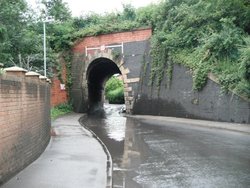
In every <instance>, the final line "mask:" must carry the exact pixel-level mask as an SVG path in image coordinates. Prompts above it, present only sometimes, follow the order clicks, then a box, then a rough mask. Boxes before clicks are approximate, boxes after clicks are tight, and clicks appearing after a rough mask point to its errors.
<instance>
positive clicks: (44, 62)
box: [43, 20, 47, 76]
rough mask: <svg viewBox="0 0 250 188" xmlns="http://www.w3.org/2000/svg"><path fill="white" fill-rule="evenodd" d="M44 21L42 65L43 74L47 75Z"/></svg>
mask: <svg viewBox="0 0 250 188" xmlns="http://www.w3.org/2000/svg"><path fill="white" fill-rule="evenodd" d="M46 21H47V20H44V21H43V66H44V76H47V71H46V69H47V63H46Z"/></svg>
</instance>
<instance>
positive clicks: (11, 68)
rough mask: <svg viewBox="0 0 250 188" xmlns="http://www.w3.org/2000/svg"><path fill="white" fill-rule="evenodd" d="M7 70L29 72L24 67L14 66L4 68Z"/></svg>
mask: <svg viewBox="0 0 250 188" xmlns="http://www.w3.org/2000/svg"><path fill="white" fill-rule="evenodd" d="M4 70H5V71H6V72H25V73H26V72H28V71H27V70H26V69H23V68H21V67H17V66H13V67H9V68H5V69H4Z"/></svg>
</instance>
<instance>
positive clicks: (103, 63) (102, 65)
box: [87, 58, 121, 113]
mask: <svg viewBox="0 0 250 188" xmlns="http://www.w3.org/2000/svg"><path fill="white" fill-rule="evenodd" d="M114 74H121V71H120V69H119V68H118V66H117V65H116V64H115V63H114V62H113V61H112V60H110V59H107V58H97V59H95V60H94V61H92V62H91V64H90V65H89V67H88V70H87V81H88V100H89V101H88V102H89V107H88V112H89V113H92V112H95V111H98V110H101V109H102V107H103V95H104V85H105V82H106V81H107V80H108V79H109V78H110V77H111V76H112V75H114Z"/></svg>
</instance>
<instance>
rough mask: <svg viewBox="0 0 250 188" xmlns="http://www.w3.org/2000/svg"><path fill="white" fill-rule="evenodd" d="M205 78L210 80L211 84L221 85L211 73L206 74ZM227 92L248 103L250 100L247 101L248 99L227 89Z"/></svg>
mask: <svg viewBox="0 0 250 188" xmlns="http://www.w3.org/2000/svg"><path fill="white" fill-rule="evenodd" d="M207 77H208V78H209V79H210V80H212V81H213V82H215V83H217V84H219V85H221V84H220V82H219V79H218V78H217V77H216V76H215V75H214V74H213V73H211V72H210V73H208V75H207ZM229 91H230V92H231V93H232V94H233V95H237V96H238V97H240V98H242V99H243V100H245V101H248V102H250V99H248V98H246V97H244V96H241V95H239V94H238V93H236V92H235V91H233V90H232V89H229Z"/></svg>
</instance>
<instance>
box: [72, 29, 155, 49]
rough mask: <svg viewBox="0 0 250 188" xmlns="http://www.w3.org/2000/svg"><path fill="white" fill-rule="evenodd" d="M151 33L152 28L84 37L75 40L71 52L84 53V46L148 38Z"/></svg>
mask: <svg viewBox="0 0 250 188" xmlns="http://www.w3.org/2000/svg"><path fill="white" fill-rule="evenodd" d="M151 35H152V29H151V28H147V29H138V30H134V31H128V32H119V33H111V34H105V35H98V36H90V37H85V38H83V39H82V40H79V41H78V42H76V44H75V46H74V48H73V52H74V53H84V52H85V47H86V46H91V47H95V46H98V47H99V46H101V45H108V44H115V43H122V42H123V43H127V42H137V41H144V40H148V39H149V38H150V37H151Z"/></svg>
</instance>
